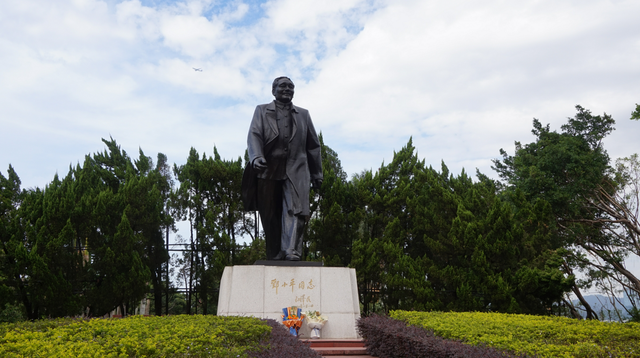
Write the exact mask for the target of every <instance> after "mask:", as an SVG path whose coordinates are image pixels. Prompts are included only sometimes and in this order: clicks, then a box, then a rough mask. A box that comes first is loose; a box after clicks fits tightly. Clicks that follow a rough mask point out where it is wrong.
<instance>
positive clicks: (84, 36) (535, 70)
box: [0, 0, 640, 186]
mask: <svg viewBox="0 0 640 358" xmlns="http://www.w3.org/2000/svg"><path fill="white" fill-rule="evenodd" d="M145 4H148V3H145ZM256 6H260V7H261V8H260V9H258V8H256ZM639 10H640V5H638V4H637V3H636V2H633V1H618V2H608V1H581V2H552V1H521V2H509V1H498V0H493V1H484V2H475V1H461V0H457V1H449V2H436V1H410V0H406V1H387V2H383V1H367V0H349V1H323V2H318V1H293V0H282V1H278V0H274V1H267V2H265V3H263V4H261V5H255V4H250V3H244V2H242V1H239V0H233V1H228V2H218V1H183V2H180V1H177V2H163V3H162V5H158V6H150V5H143V3H141V2H140V1H139V0H127V1H115V0H108V1H98V0H86V1H68V2H49V1H39V0H23V1H19V2H18V1H9V2H2V3H1V4H0V78H2V79H3V81H2V83H0V102H1V105H0V121H2V125H3V127H4V128H7V129H8V130H9V131H11V132H12V133H14V134H13V135H12V136H11V138H10V139H7V140H3V141H2V147H0V149H1V150H0V152H1V153H2V154H0V165H3V164H2V163H5V164H4V165H5V166H6V165H7V164H8V163H15V164H16V166H18V164H19V166H20V167H21V170H23V171H24V173H25V174H21V171H20V170H19V171H18V174H19V175H21V176H22V175H24V176H25V178H24V180H25V182H27V183H33V185H39V186H42V185H43V184H44V183H45V182H43V179H42V178H50V177H51V175H52V174H51V173H52V172H55V170H59V171H62V172H64V171H66V166H67V165H68V163H70V162H75V161H77V160H81V158H82V157H83V156H84V155H85V154H88V153H90V152H93V151H96V150H98V149H99V148H101V147H102V145H101V143H100V141H99V138H100V137H108V136H109V134H111V135H113V136H114V138H115V139H116V140H118V141H119V142H120V143H121V144H123V147H128V148H132V149H130V151H131V150H133V152H135V151H137V147H138V146H141V147H142V148H143V149H144V150H145V152H146V153H147V155H151V156H154V154H153V153H154V151H162V152H165V153H166V154H168V155H169V160H171V161H176V162H179V161H181V160H183V158H185V157H186V155H187V154H188V150H189V148H190V147H191V146H194V147H196V148H197V149H198V150H199V151H207V152H210V151H211V148H212V147H213V144H214V143H215V144H216V145H217V146H218V149H219V150H220V152H221V154H223V155H225V154H224V153H227V154H226V156H227V157H235V156H237V155H242V153H243V151H244V145H245V140H246V133H245V132H246V129H247V126H248V122H249V120H250V116H251V113H252V108H253V107H254V106H255V105H256V104H258V103H263V102H266V101H269V100H270V98H271V95H270V85H271V80H272V79H273V78H274V77H276V76H280V75H288V76H290V77H292V78H293V79H294V81H295V82H296V85H297V91H296V99H295V102H296V104H298V105H301V106H303V107H306V108H308V109H309V110H310V111H311V114H312V116H313V118H314V120H315V122H316V127H317V128H318V129H319V130H321V131H322V132H323V133H324V136H325V142H326V143H327V144H329V145H330V146H332V147H333V148H334V149H335V150H336V151H337V152H338V154H339V156H340V158H341V159H342V161H343V165H344V167H345V168H346V169H347V171H348V172H349V173H350V174H353V173H357V172H360V171H361V170H362V169H365V168H375V167H377V166H378V165H379V164H380V163H381V162H382V161H383V160H385V162H389V161H390V160H391V157H392V154H393V151H394V150H399V149H400V148H401V147H402V146H403V145H405V144H406V142H407V140H408V138H409V136H413V139H414V144H415V145H416V147H417V150H418V152H419V154H420V156H421V157H423V158H425V159H426V160H427V162H428V164H432V165H434V166H436V167H439V165H440V160H442V159H443V160H444V161H445V162H446V163H447V164H448V165H450V167H451V169H452V172H454V173H456V172H459V171H460V170H461V169H462V167H465V168H466V169H467V171H468V172H471V173H473V171H474V168H475V167H479V168H480V169H481V170H482V171H483V172H485V173H487V174H492V173H491V170H490V168H489V167H490V159H491V158H495V157H497V156H498V150H499V149H500V148H501V147H503V148H505V149H506V150H508V151H512V150H513V141H515V140H521V141H523V142H527V141H530V140H532V139H533V137H531V135H530V129H531V120H532V118H533V117H536V118H539V119H540V120H541V121H542V122H545V123H546V122H552V126H553V127H554V128H559V126H560V124H562V123H564V122H565V120H566V117H568V116H572V115H573V113H574V110H573V106H574V105H575V104H582V105H583V106H585V107H586V108H590V109H591V110H592V111H593V112H594V113H602V112H604V111H607V112H608V113H612V114H613V115H614V117H615V118H616V119H618V121H619V124H618V126H619V128H621V130H619V131H616V132H615V133H614V135H613V136H612V138H613V139H612V140H611V141H610V142H607V145H608V148H610V149H609V150H610V153H611V154H612V155H613V156H615V155H618V154H616V153H621V154H619V155H628V154H630V153H632V152H638V151H639V149H640V148H638V145H637V144H636V143H637V141H635V138H634V136H633V133H634V130H635V131H637V122H629V121H628V120H627V118H628V116H629V113H630V112H631V109H632V108H633V104H634V103H636V102H640V100H638V99H637V93H640V88H639V87H640V80H639V79H640V34H639V31H638V29H637V25H636V19H635V16H634V14H637V13H638V12H639ZM256 13H262V14H263V16H262V17H261V18H258V19H255V20H252V21H248V22H244V21H243V19H245V17H247V16H249V15H250V14H256ZM193 67H195V68H202V69H203V71H202V72H196V71H194V70H193ZM634 125H636V126H634ZM60 141H63V142H64V145H60V144H59V143H57V142H60ZM74 143H75V144H77V146H74ZM163 148H164V149H163ZM45 151H46V152H47V154H48V155H49V156H48V157H47V158H48V159H47V162H46V163H44V164H35V163H40V162H39V159H38V155H37V154H36V153H42V152H45ZM10 153H11V154H10ZM14 153H32V154H30V156H28V157H22V156H21V155H20V154H14ZM53 153H56V155H53ZM25 168H29V169H25ZM35 173H39V174H35ZM29 177H34V178H35V177H37V178H39V179H30V178H29Z"/></svg>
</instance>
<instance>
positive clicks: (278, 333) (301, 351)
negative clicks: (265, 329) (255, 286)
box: [249, 319, 322, 358]
mask: <svg viewBox="0 0 640 358" xmlns="http://www.w3.org/2000/svg"><path fill="white" fill-rule="evenodd" d="M264 321H265V322H266V323H267V324H268V325H269V326H270V327H271V335H269V336H268V337H266V338H265V339H263V340H262V341H261V342H260V345H261V349H260V350H258V351H254V352H249V357H252V358H322V357H321V356H320V354H319V353H318V352H316V351H314V350H313V349H311V348H310V347H309V346H308V345H307V344H305V343H303V342H302V341H299V340H298V338H296V337H294V336H293V335H291V333H289V329H288V328H286V327H285V326H283V325H281V324H280V323H278V322H276V321H274V320H272V319H266V320H264Z"/></svg>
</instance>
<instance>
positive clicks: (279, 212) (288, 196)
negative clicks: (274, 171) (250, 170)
mask: <svg viewBox="0 0 640 358" xmlns="http://www.w3.org/2000/svg"><path fill="white" fill-rule="evenodd" d="M257 184H258V188H257V191H258V192H257V204H258V212H259V213H260V221H261V222H262V227H263V229H264V233H265V239H266V242H267V245H266V246H267V260H279V259H280V260H282V259H285V257H286V256H297V257H298V258H301V257H302V231H303V230H304V224H305V221H306V217H305V216H303V215H296V214H295V213H294V211H293V207H294V205H293V202H292V200H293V197H294V196H293V195H292V193H293V190H295V189H294V187H293V184H292V183H291V181H290V180H289V179H286V180H269V179H258V183H257Z"/></svg>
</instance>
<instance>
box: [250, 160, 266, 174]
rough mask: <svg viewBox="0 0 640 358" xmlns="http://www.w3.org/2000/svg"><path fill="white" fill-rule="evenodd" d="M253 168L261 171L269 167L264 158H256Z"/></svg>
mask: <svg viewBox="0 0 640 358" xmlns="http://www.w3.org/2000/svg"><path fill="white" fill-rule="evenodd" d="M253 169H255V170H257V171H259V172H261V171H263V170H265V169H267V161H266V160H265V159H264V158H256V160H254V161H253Z"/></svg>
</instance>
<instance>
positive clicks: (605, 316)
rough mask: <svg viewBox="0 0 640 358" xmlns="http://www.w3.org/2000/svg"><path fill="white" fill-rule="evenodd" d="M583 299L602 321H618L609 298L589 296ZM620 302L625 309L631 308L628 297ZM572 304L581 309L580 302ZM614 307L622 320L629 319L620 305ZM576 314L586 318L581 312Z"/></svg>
mask: <svg viewBox="0 0 640 358" xmlns="http://www.w3.org/2000/svg"><path fill="white" fill-rule="evenodd" d="M584 299H585V300H586V301H587V302H588V303H589V305H590V306H591V308H592V309H593V310H594V311H596V313H597V314H598V316H599V317H600V319H601V320H603V321H609V320H612V321H617V320H618V316H617V315H616V314H615V308H614V306H613V305H612V304H611V301H610V300H609V297H607V296H603V295H589V296H584ZM621 302H622V304H623V305H625V306H627V307H631V302H630V301H629V298H628V297H623V298H622V299H621ZM573 304H574V305H576V307H582V305H581V304H580V301H579V300H577V299H575V300H573ZM616 307H617V308H618V310H620V315H621V316H622V319H627V318H629V315H628V314H627V312H626V311H625V310H624V308H623V307H622V305H620V304H618V303H616ZM578 312H579V313H580V314H581V315H582V317H586V314H585V313H584V311H583V310H580V309H579V310H578Z"/></svg>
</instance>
